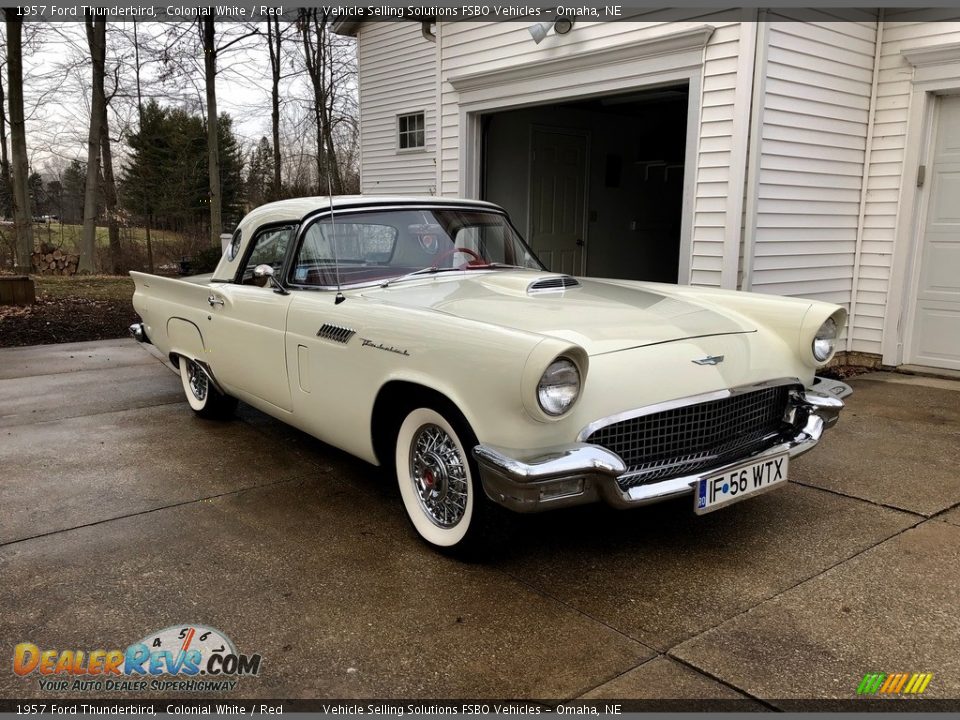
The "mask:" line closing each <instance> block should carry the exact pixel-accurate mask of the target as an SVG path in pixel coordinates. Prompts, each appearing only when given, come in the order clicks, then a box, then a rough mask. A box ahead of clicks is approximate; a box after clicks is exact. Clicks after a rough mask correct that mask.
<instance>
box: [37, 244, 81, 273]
mask: <svg viewBox="0 0 960 720" xmlns="http://www.w3.org/2000/svg"><path fill="white" fill-rule="evenodd" d="M30 261H31V263H32V264H33V271H34V272H35V273H37V274H38V275H75V274H76V272H77V265H78V264H79V263H80V256H79V255H71V254H70V253H66V252H64V251H63V250H61V249H60V248H55V247H52V246H50V245H46V244H42V245H41V246H40V252H35V253H33V254H32V255H31V256H30Z"/></svg>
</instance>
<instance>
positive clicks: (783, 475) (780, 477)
mask: <svg viewBox="0 0 960 720" xmlns="http://www.w3.org/2000/svg"><path fill="white" fill-rule="evenodd" d="M789 462H790V456H789V455H786V454H783V455H776V456H774V457H771V458H764V459H763V460H758V461H756V462H752V463H749V464H747V465H741V466H739V467H735V468H733V469H731V470H726V471H724V472H722V473H720V474H718V475H711V476H710V477H708V478H704V479H703V480H701V481H700V482H699V483H698V484H697V494H696V496H694V504H693V509H694V512H696V513H697V514H698V515H703V514H704V513H708V512H712V511H714V510H717V509H718V508H721V507H724V506H725V505H730V504H731V503H735V502H737V501H739V500H743V499H744V498H748V497H750V496H752V495H757V494H758V493H761V492H764V491H765V490H769V489H771V488H774V487H777V486H778V485H782V484H783V483H785V482H786V481H787V465H788V463H789Z"/></svg>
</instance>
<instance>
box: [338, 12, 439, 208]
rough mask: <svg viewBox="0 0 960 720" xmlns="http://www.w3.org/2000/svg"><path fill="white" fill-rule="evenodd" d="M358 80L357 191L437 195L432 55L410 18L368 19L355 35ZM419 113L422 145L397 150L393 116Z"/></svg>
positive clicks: (431, 47) (433, 48) (434, 49)
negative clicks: (422, 118) (423, 127)
mask: <svg viewBox="0 0 960 720" xmlns="http://www.w3.org/2000/svg"><path fill="white" fill-rule="evenodd" d="M357 53H358V57H359V63H358V64H359V68H360V72H359V83H360V148H361V163H360V191H361V192H363V193H369V194H373V195H378V194H380V195H382V194H391V195H398V194H400V195H430V194H434V193H436V185H437V169H436V161H435V157H436V145H437V133H436V128H437V112H436V107H437V103H436V53H437V46H436V44H435V43H432V42H430V41H429V40H426V39H424V37H423V36H422V35H421V32H420V24H419V23H414V22H371V23H364V24H363V25H361V27H360V32H359V34H358V38H357ZM419 111H424V113H425V121H426V147H425V148H424V149H423V150H415V151H400V150H398V148H397V116H398V115H402V114H405V113H413V112H419Z"/></svg>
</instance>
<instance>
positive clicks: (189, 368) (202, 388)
mask: <svg viewBox="0 0 960 720" xmlns="http://www.w3.org/2000/svg"><path fill="white" fill-rule="evenodd" d="M179 364H180V381H181V382H182V383H183V392H184V394H185V395H186V396H187V402H188V403H190V408H191V409H192V410H193V411H194V412H195V413H197V415H199V416H200V417H205V418H211V419H214V420H224V419H226V418H228V417H230V416H231V415H233V411H234V410H236V409H237V400H236V398H232V397H230V396H229V395H224V394H223V393H221V392H220V391H219V390H217V389H216V388H215V387H214V386H213V383H211V382H210V378H208V377H207V374H206V373H205V372H204V371H203V369H202V368H201V367H200V365H198V364H197V363H196V362H195V361H193V360H191V359H190V358H186V357H182V356H181V357H180V361H179Z"/></svg>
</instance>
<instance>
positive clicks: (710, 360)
mask: <svg viewBox="0 0 960 720" xmlns="http://www.w3.org/2000/svg"><path fill="white" fill-rule="evenodd" d="M690 362H692V363H696V364H697V365H719V364H720V363H722V362H723V355H707V356H706V357H705V358H700V359H699V360H691V361H690Z"/></svg>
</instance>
